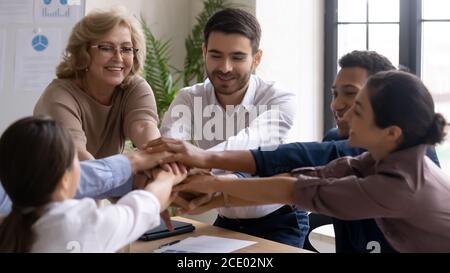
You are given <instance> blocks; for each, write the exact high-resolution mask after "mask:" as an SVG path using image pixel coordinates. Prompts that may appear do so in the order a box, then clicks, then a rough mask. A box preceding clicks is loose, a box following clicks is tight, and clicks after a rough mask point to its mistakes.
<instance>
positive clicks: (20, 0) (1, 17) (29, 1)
mask: <svg viewBox="0 0 450 273" xmlns="http://www.w3.org/2000/svg"><path fill="white" fill-rule="evenodd" d="M33 4H34V3H33V0H0V24H1V23H4V24H15V23H32V22H33Z"/></svg>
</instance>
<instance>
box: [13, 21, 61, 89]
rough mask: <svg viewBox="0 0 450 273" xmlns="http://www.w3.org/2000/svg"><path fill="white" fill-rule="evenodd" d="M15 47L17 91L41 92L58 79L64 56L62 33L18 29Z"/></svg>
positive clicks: (40, 29) (36, 29)
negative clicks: (58, 68) (58, 69)
mask: <svg viewBox="0 0 450 273" xmlns="http://www.w3.org/2000/svg"><path fill="white" fill-rule="evenodd" d="M16 45H17V47H16V60H15V73H14V75H15V79H14V89H15V90H20V91H24V92H33V91H34V92H42V91H43V90H44V89H45V87H46V86H47V85H48V84H49V83H50V82H51V81H52V80H53V79H54V78H55V69H56V66H57V65H58V63H59V61H60V57H61V55H62V51H61V48H62V45H61V29H60V28H22V29H19V30H18V31H17V33H16Z"/></svg>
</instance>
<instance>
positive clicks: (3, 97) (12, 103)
mask: <svg viewBox="0 0 450 273" xmlns="http://www.w3.org/2000/svg"><path fill="white" fill-rule="evenodd" d="M29 1H30V3H31V5H32V6H33V7H39V6H37V5H38V4H42V2H41V0H29ZM33 1H34V2H33ZM9 2H11V1H9ZM20 3H26V2H23V1H20V2H19V1H17V2H14V3H11V4H10V5H11V6H13V7H14V5H19V7H20V8H19V10H22V11H24V10H25V9H24V8H23V6H20ZM2 4H3V5H8V4H9V3H7V2H6V1H5V2H3V3H2ZM80 4H82V2H80ZM82 7H84V6H82ZM82 9H83V8H82ZM33 11H34V10H33ZM33 14H34V13H33ZM73 14H74V13H73V12H72V15H73ZM81 14H82V12H81ZM36 17H37V16H36V15H34V16H33V20H32V21H33V22H14V21H11V22H9V21H8V22H6V23H0V35H1V33H5V34H6V36H5V38H4V39H5V48H4V50H5V54H4V55H0V58H2V56H4V58H3V59H0V62H1V65H3V68H4V69H3V70H4V71H3V75H2V77H0V78H1V81H2V82H0V134H2V133H3V131H4V130H5V129H6V128H7V127H8V126H9V125H10V124H11V123H13V122H14V121H15V120H17V119H19V118H21V117H24V116H28V115H32V114H33V109H34V105H35V104H36V101H37V100H38V99H39V97H40V95H41V94H42V92H43V88H44V87H37V86H39V84H38V83H43V86H45V85H46V83H45V82H43V81H39V80H38V79H37V78H38V76H36V75H37V73H35V74H31V75H34V76H35V77H32V76H31V77H29V78H26V77H22V78H20V79H19V80H18V81H19V82H20V83H23V85H29V86H32V87H31V88H25V89H30V90H25V89H24V88H23V87H21V86H20V85H15V80H16V75H15V69H16V67H20V65H19V64H18V63H16V54H17V57H18V59H21V60H22V61H23V62H24V63H25V65H24V66H23V69H24V70H28V71H31V70H33V71H36V72H42V71H43V70H38V69H39V68H40V67H46V68H50V69H56V64H57V63H58V62H59V61H58V56H60V55H62V53H63V49H64V47H65V44H66V41H67V39H68V36H69V34H70V32H69V31H66V30H67V29H71V28H72V26H73V25H74V24H75V21H77V18H74V19H73V20H65V19H61V18H59V19H58V18H54V19H53V20H48V17H47V19H46V20H44V21H42V22H39V20H37V18H36ZM6 18H8V17H6ZM22 29H27V30H28V29H33V31H35V32H39V31H42V33H43V34H45V35H47V34H48V32H51V30H56V31H57V34H55V36H54V37H52V36H53V35H52V36H50V37H49V44H48V46H49V47H48V48H47V49H46V50H44V51H42V52H40V53H39V54H41V55H40V56H38V55H30V54H29V52H28V53H27V51H28V50H29V46H30V42H29V41H20V42H19V43H21V44H18V45H17V44H16V39H17V38H18V37H20V36H18V35H19V33H20V31H21V30H22ZM0 39H1V37H0ZM1 47H2V46H1V45H0V50H2V48H1ZM56 51H58V52H56ZM55 52H56V55H55V56H53V55H54V53H55ZM0 53H1V52H0ZM34 53H35V54H37V53H36V52H34ZM49 53H50V54H49ZM49 55H52V56H51V58H49ZM30 56H31V57H30ZM53 57H55V58H53ZM18 59H17V60H18ZM0 70H1V69H0ZM0 73H2V71H0ZM22 76H24V75H22Z"/></svg>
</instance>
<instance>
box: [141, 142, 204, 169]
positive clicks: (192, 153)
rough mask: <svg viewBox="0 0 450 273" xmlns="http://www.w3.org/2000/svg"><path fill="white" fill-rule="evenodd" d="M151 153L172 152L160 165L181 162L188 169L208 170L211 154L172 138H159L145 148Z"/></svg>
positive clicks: (144, 147)
mask: <svg viewBox="0 0 450 273" xmlns="http://www.w3.org/2000/svg"><path fill="white" fill-rule="evenodd" d="M143 149H145V150H146V151H147V152H149V153H152V154H153V153H161V152H170V153H172V154H171V155H170V156H167V157H164V158H163V159H162V160H161V161H160V162H159V163H160V164H164V163H170V162H179V163H183V164H184V165H186V166H188V167H199V168H204V169H207V168H208V160H209V159H208V158H209V156H210V154H211V153H210V152H208V151H205V150H202V149H200V148H198V147H196V146H194V145H192V144H190V143H189V142H186V141H183V140H176V139H170V138H158V139H155V140H152V141H150V142H148V143H147V144H146V145H144V146H143Z"/></svg>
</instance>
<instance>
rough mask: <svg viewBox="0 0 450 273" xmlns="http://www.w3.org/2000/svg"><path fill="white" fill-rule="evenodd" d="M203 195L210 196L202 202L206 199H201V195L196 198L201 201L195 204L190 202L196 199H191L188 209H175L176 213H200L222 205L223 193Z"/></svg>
mask: <svg viewBox="0 0 450 273" xmlns="http://www.w3.org/2000/svg"><path fill="white" fill-rule="evenodd" d="M204 197H208V198H210V199H209V200H208V202H203V201H205V200H206V199H204V200H201V199H202V197H200V198H199V199H198V200H199V201H201V202H198V203H197V204H191V203H193V202H195V201H196V200H193V201H192V202H191V203H190V205H189V208H188V209H181V210H177V215H181V214H201V213H204V212H207V211H210V210H212V209H215V208H219V207H223V206H224V201H223V195H222V194H218V195H214V194H206V195H205V196H204Z"/></svg>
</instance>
